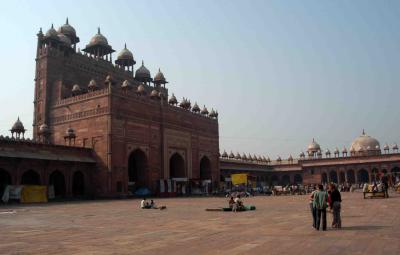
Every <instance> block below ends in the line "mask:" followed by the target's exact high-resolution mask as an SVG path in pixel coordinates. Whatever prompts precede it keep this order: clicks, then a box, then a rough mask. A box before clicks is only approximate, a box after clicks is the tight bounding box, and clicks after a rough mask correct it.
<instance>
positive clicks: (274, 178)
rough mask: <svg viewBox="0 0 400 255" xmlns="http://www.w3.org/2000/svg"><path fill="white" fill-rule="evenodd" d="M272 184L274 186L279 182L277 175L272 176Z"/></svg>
mask: <svg viewBox="0 0 400 255" xmlns="http://www.w3.org/2000/svg"><path fill="white" fill-rule="evenodd" d="M271 184H272V186H276V185H278V184H279V179H278V176H276V175H273V176H271Z"/></svg>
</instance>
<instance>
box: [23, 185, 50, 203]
mask: <svg viewBox="0 0 400 255" xmlns="http://www.w3.org/2000/svg"><path fill="white" fill-rule="evenodd" d="M43 202H47V187H46V186H38V185H29V186H24V188H23V189H22V192H21V203H43Z"/></svg>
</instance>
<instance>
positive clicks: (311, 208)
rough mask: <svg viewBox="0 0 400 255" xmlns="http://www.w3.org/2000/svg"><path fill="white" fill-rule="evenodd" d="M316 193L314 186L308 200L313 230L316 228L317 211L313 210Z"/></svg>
mask: <svg viewBox="0 0 400 255" xmlns="http://www.w3.org/2000/svg"><path fill="white" fill-rule="evenodd" d="M316 192H317V189H316V187H315V186H313V188H312V192H311V194H310V200H309V204H310V210H311V216H312V219H313V228H317V209H315V208H314V195H315V193H316Z"/></svg>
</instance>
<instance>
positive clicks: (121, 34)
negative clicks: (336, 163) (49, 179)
mask: <svg viewBox="0 0 400 255" xmlns="http://www.w3.org/2000/svg"><path fill="white" fill-rule="evenodd" d="M0 12H1V13H0V31H1V34H2V36H1V40H0V56H1V60H2V61H1V62H0V72H1V77H2V81H1V88H2V91H1V93H0V107H1V109H2V110H1V114H0V133H1V134H3V135H8V134H9V131H8V130H9V129H10V127H11V125H12V124H13V123H14V121H15V120H16V118H17V116H18V115H19V116H20V117H21V120H22V121H23V123H24V124H25V128H27V129H28V130H29V132H28V134H29V135H30V134H31V130H32V126H31V124H32V117H33V103H32V101H33V89H34V81H33V79H34V71H35V63H34V58H35V51H36V33H37V32H38V30H39V28H40V27H42V28H43V30H44V32H45V31H46V30H47V29H48V28H49V27H50V26H51V23H54V25H55V26H56V28H58V27H59V26H60V25H62V24H64V23H65V18H66V17H67V16H68V17H69V21H70V24H71V25H73V26H74V27H75V29H76V31H77V34H78V36H79V37H80V39H81V43H80V44H79V47H81V48H83V47H84V45H85V44H87V43H88V41H89V40H90V38H91V37H92V36H93V35H94V34H95V33H96V31H97V27H98V26H100V27H101V31H102V33H103V35H105V36H106V37H107V38H108V41H109V43H110V44H111V45H112V46H113V47H114V49H116V50H117V51H119V50H120V49H121V48H122V47H123V45H124V43H125V42H126V43H127V46H128V48H129V49H130V50H131V51H132V52H133V54H134V57H135V59H136V61H137V62H139V63H140V61H141V60H142V59H144V61H145V65H146V66H147V67H148V68H149V70H150V71H151V72H152V74H153V75H154V74H155V72H156V70H157V69H158V68H159V67H161V70H162V71H163V72H164V74H165V76H166V78H167V79H168V80H169V81H170V83H169V84H168V85H169V89H170V93H171V92H174V93H175V95H176V96H177V97H178V100H181V99H182V97H183V96H185V97H188V98H189V99H191V101H192V103H193V102H195V101H197V102H198V103H199V105H201V106H202V105H203V104H205V105H206V106H207V107H208V108H209V109H211V108H214V109H218V112H219V114H220V117H219V125H220V148H221V151H222V150H224V149H226V150H227V151H230V150H233V151H234V152H236V151H239V152H250V153H256V154H263V155H268V156H270V157H271V159H274V158H276V157H277V156H278V155H280V156H281V157H283V158H285V157H287V156H288V155H289V154H293V156H295V157H297V156H298V154H299V152H300V151H302V150H304V149H305V147H306V146H307V144H308V143H309V142H310V141H311V140H312V138H313V137H315V139H316V140H317V141H318V142H319V143H320V144H321V147H322V148H323V149H326V148H330V149H331V150H332V149H334V148H335V147H336V146H338V147H339V148H342V147H343V146H344V145H345V146H346V147H347V148H348V147H349V144H350V143H351V141H352V140H353V138H355V137H356V136H358V135H359V134H360V133H361V131H362V129H363V128H365V130H366V132H367V133H368V134H370V135H372V136H374V137H376V138H377V139H379V140H380V142H381V145H383V144H384V143H386V142H388V143H393V142H400V135H399V124H400V112H399V96H400V87H399V81H400V71H399V66H400V63H399V62H400V22H399V17H400V1H365V0H362V1H354V0H353V1H347V0H345V1H339V0H336V1H321V0H315V1H297V0H296V1H282V0H278V1H232V0H229V1H218V0H213V1H204V0H202V1H200V0H199V1H187V0H185V1H183V0H181V1H172V0H168V1H148V0H146V1H117V0H113V1H5V2H3V3H2V8H1V10H0Z"/></svg>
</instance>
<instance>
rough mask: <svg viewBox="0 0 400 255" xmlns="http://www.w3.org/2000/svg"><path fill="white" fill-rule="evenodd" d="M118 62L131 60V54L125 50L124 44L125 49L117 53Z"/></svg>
mask: <svg viewBox="0 0 400 255" xmlns="http://www.w3.org/2000/svg"><path fill="white" fill-rule="evenodd" d="M117 59H118V60H133V54H132V52H131V51H130V50H128V49H127V48H126V43H125V47H124V48H123V49H122V50H121V51H120V52H119V53H118V56H117Z"/></svg>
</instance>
